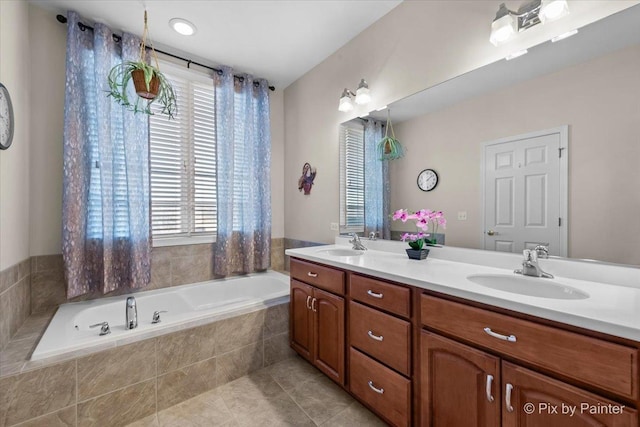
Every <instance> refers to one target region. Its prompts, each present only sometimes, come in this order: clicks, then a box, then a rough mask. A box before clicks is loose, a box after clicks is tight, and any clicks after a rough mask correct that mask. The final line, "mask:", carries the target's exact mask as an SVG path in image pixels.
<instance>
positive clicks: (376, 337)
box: [367, 331, 384, 341]
mask: <svg viewBox="0 0 640 427" xmlns="http://www.w3.org/2000/svg"><path fill="white" fill-rule="evenodd" d="M367 335H369V338H373V339H374V340H376V341H382V340H383V339H384V337H383V336H382V335H380V336H378V335H375V334H374V333H373V332H371V331H369V332H367Z"/></svg>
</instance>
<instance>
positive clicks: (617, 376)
mask: <svg viewBox="0 0 640 427" xmlns="http://www.w3.org/2000/svg"><path fill="white" fill-rule="evenodd" d="M421 321H422V324H423V325H425V326H427V327H430V328H434V329H438V330H440V331H443V332H447V333H449V334H451V335H454V336H456V337H459V338H461V339H463V340H466V341H470V342H472V343H475V344H478V345H480V346H482V347H485V348H487V349H491V350H494V351H497V352H500V353H502V354H505V355H509V356H513V357H515V358H517V359H520V360H522V361H525V362H529V363H531V364H534V365H537V366H540V367H542V368H546V369H548V370H551V371H555V372H557V373H559V374H560V375H563V376H566V377H568V378H573V379H575V380H578V381H582V382H585V383H588V384H592V385H594V386H597V387H600V388H602V389H604V390H608V391H611V392H613V393H616V394H618V395H620V396H624V397H627V398H631V399H633V400H635V399H637V397H638V384H637V381H638V375H637V360H638V350H636V349H634V348H630V347H626V346H623V345H619V344H614V343H610V342H607V341H603V340H600V339H597V338H592V337H587V336H584V335H580V334H578V333H574V332H568V331H564V330H561V329H557V328H554V327H551V326H546V325H541V324H538V323H534V322H530V321H527V320H522V319H516V318H514V317H510V316H507V315H504V314H499V313H494V312H492V311H489V310H483V309H480V308H476V307H469V306H466V305H464V304H460V303H456V302H451V301H447V300H443V299H440V298H436V297H432V296H428V295H422V298H421ZM485 328H490V329H488V330H485ZM490 333H491V334H500V335H503V336H512V337H513V338H514V341H506V340H503V339H500V338H496V337H495V336H491V335H490Z"/></svg>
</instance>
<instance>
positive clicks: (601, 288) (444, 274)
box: [286, 241, 640, 341]
mask: <svg viewBox="0 0 640 427" xmlns="http://www.w3.org/2000/svg"><path fill="white" fill-rule="evenodd" d="M364 242H365V244H366V241H364ZM331 248H340V249H344V248H345V246H342V245H327V246H315V247H309V248H300V249H287V250H286V254H287V255H289V256H293V257H296V258H301V259H305V260H308V261H315V262H318V263H322V264H327V265H331V266H334V267H338V268H342V269H346V270H351V271H354V272H358V273H363V274H367V275H370V276H375V277H379V278H382V279H387V280H391V281H395V282H399V283H405V284H408V285H413V286H416V287H419V288H423V289H428V290H432V291H436V292H440V293H442V294H447V295H451V296H456V297H460V298H465V299H468V300H472V301H477V302H480V303H484V304H488V305H492V306H496V307H501V308H505V309H509V310H513V311H517V312H520V313H525V314H529V315H532V316H537V317H540V318H544V319H549V320H554V321H558V322H562V323H566V324H569V325H574V326H578V327H581V328H586V329H590V330H593V331H598V332H603V333H606V334H610V335H614V336H617V337H622V338H628V339H631V340H635V341H640V288H638V287H633V286H620V285H615V284H608V283H600V282H594V281H588V280H581V279H575V278H570V277H563V276H558V275H556V277H555V279H553V281H555V282H558V283H561V284H564V285H567V286H571V287H573V288H576V289H578V290H580V291H583V292H586V293H588V294H589V298H586V299H580V300H562V299H551V298H541V297H533V296H527V295H520V294H516V293H511V292H505V291H500V290H496V289H492V288H489V287H485V286H481V285H478V284H476V283H474V282H471V281H470V280H469V279H467V276H469V275H474V274H503V275H504V274H507V275H513V269H511V270H507V269H505V268H498V267H493V266H485V265H478V264H472V263H466V262H459V261H452V260H447V259H441V258H438V257H431V254H430V256H429V257H428V258H427V259H426V260H420V261H418V260H411V259H408V257H407V255H406V254H405V253H404V251H402V252H400V251H397V250H396V251H391V252H388V251H380V250H372V249H369V250H367V251H366V252H365V253H364V254H363V255H361V256H356V257H339V256H333V255H328V254H327V253H326V250H327V249H331ZM432 252H433V251H432ZM565 262H568V263H570V262H571V261H565ZM556 263H557V261H556ZM541 264H542V263H541ZM513 267H514V268H516V267H518V264H515V265H514V266H513ZM551 272H552V273H553V271H551ZM633 274H635V272H633ZM536 280H541V281H542V280H549V279H542V278H541V279H536Z"/></svg>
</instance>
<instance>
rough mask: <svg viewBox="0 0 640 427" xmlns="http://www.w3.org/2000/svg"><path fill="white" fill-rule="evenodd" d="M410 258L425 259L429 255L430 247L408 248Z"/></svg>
mask: <svg viewBox="0 0 640 427" xmlns="http://www.w3.org/2000/svg"><path fill="white" fill-rule="evenodd" d="M406 251H407V255H408V256H409V258H410V259H425V258H427V255H429V249H406Z"/></svg>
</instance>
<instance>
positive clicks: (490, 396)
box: [486, 374, 494, 402]
mask: <svg viewBox="0 0 640 427" xmlns="http://www.w3.org/2000/svg"><path fill="white" fill-rule="evenodd" d="M491 384H493V375H489V374H487V388H486V392H487V400H488V401H489V402H493V400H494V399H493V395H492V394H491Z"/></svg>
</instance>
